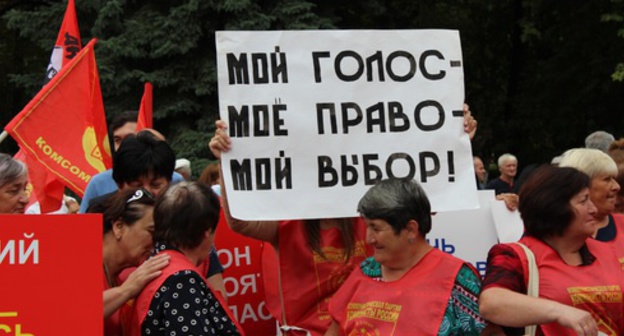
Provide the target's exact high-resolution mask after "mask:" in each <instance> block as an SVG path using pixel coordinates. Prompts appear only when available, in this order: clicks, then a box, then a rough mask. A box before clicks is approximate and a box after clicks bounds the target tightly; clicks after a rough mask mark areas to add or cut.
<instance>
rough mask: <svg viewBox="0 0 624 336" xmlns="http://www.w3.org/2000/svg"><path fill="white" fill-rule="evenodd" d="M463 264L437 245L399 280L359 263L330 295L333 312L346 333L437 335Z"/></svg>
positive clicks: (397, 335) (330, 307)
mask: <svg viewBox="0 0 624 336" xmlns="http://www.w3.org/2000/svg"><path fill="white" fill-rule="evenodd" d="M463 264H464V262H463V261H462V260H460V259H458V258H455V257H453V256H451V255H450V254H447V253H444V252H442V251H440V250H438V249H435V248H434V249H431V251H429V252H428V253H427V254H426V255H425V256H424V257H423V259H421V260H420V261H419V262H418V264H416V265H415V266H414V267H412V269H411V270H409V271H408V272H407V273H405V275H403V277H402V278H401V279H399V280H397V281H392V282H382V281H377V280H374V279H372V278H370V277H369V276H367V275H366V274H364V273H362V271H361V269H358V270H356V271H355V272H353V274H351V276H350V277H349V279H347V281H346V282H345V283H344V286H342V288H340V290H339V291H338V292H337V293H336V295H334V297H333V298H332V300H331V302H330V304H329V311H330V313H331V317H332V318H333V319H334V320H335V321H336V323H338V325H339V326H340V328H341V330H342V334H344V335H385V336H392V335H396V336H401V335H425V336H426V335H437V334H438V331H439V330H440V324H441V323H442V319H443V317H444V312H445V311H446V308H447V305H448V301H449V297H450V295H451V291H452V290H453V286H454V284H455V278H456V277H457V273H458V272H459V270H460V268H461V266H462V265H463Z"/></svg>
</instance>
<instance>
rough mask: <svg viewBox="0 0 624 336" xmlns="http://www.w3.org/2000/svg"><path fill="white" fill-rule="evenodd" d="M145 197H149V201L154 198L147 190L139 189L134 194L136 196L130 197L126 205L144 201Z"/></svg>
mask: <svg viewBox="0 0 624 336" xmlns="http://www.w3.org/2000/svg"><path fill="white" fill-rule="evenodd" d="M144 197H147V198H148V199H151V200H153V199H154V196H153V195H152V194H151V193H150V192H149V191H147V190H145V189H139V190H137V191H135V192H134V194H133V195H132V196H130V198H128V200H127V201H126V205H128V204H130V203H132V202H136V201H139V200H141V199H143V198H144Z"/></svg>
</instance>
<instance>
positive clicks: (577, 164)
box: [559, 148, 624, 265]
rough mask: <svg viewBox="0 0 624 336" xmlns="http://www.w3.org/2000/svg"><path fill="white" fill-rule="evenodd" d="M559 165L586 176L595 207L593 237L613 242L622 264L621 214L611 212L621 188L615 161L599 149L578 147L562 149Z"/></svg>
mask: <svg viewBox="0 0 624 336" xmlns="http://www.w3.org/2000/svg"><path fill="white" fill-rule="evenodd" d="M559 166H560V167H572V168H576V169H578V170H580V171H582V172H583V173H585V174H587V175H588V176H589V178H590V180H591V183H590V186H589V198H590V199H591V201H592V203H594V205H595V206H596V212H595V214H594V219H595V220H596V222H597V226H596V229H597V231H596V232H595V233H594V238H596V240H599V241H602V242H606V243H608V244H610V245H613V246H614V247H615V249H616V252H617V255H618V257H619V258H620V260H621V262H622V264H623V265H624V215H622V214H616V213H614V211H615V205H616V200H617V195H618V192H619V191H620V185H619V184H618V182H617V181H616V178H617V175H618V168H617V165H616V164H615V161H613V159H612V158H611V157H609V155H607V154H605V153H603V152H602V151H600V150H597V149H589V148H577V149H571V150H569V151H567V152H565V153H564V154H563V158H562V159H561V162H560V163H559Z"/></svg>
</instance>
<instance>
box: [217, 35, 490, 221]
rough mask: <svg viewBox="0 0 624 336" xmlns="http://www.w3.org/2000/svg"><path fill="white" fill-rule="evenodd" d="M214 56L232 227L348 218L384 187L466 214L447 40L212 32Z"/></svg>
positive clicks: (456, 64)
mask: <svg viewBox="0 0 624 336" xmlns="http://www.w3.org/2000/svg"><path fill="white" fill-rule="evenodd" d="M217 49H218V67H219V97H220V114H221V118H222V119H223V120H224V121H225V122H226V123H227V124H228V132H229V135H230V137H231V138H232V150H231V151H230V152H228V153H225V154H224V155H223V156H222V165H223V169H224V179H225V180H224V181H225V184H226V188H227V192H228V198H229V199H230V207H231V210H232V213H233V214H234V215H235V216H236V217H239V218H242V219H293V218H320V217H350V216H355V215H356V205H357V202H358V200H359V199H360V198H361V196H362V195H363V194H364V193H365V192H366V190H368V188H369V187H370V186H371V185H373V184H375V183H376V182H377V181H379V180H381V179H383V178H392V177H397V178H413V179H416V180H418V181H419V182H420V183H422V185H423V186H424V188H425V190H426V191H427V193H428V195H429V198H430V199H431V201H432V204H433V208H434V210H435V211H442V210H457V209H468V208H475V207H477V204H478V201H477V197H476V191H475V187H474V172H473V168H472V158H471V151H470V143H469V140H468V136H467V135H466V134H465V133H464V131H463V113H462V107H463V101H464V87H463V70H462V55H461V46H460V41H459V33H458V32H457V31H447V30H420V31H414V30H413V31H297V32H295V31H272V32H219V33H217ZM304 199H305V202H302V200H304Z"/></svg>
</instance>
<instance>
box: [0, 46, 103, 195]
mask: <svg viewBox="0 0 624 336" xmlns="http://www.w3.org/2000/svg"><path fill="white" fill-rule="evenodd" d="M94 45H95V39H94V40H92V41H91V42H89V44H87V45H86V46H85V47H84V48H83V49H82V50H81V51H80V52H79V53H78V55H77V56H76V57H75V58H74V59H72V60H71V62H70V63H69V64H68V65H67V66H64V67H63V68H62V69H61V71H60V72H59V73H58V75H57V76H55V77H54V78H53V79H52V80H51V81H50V82H49V83H48V84H46V85H45V86H44V87H43V88H42V89H41V91H39V93H38V94H37V95H36V96H35V98H33V99H32V100H31V101H30V102H29V103H28V105H26V107H25V108H24V109H23V110H22V111H21V112H20V113H19V114H18V115H17V116H16V117H15V118H13V120H11V122H10V123H9V124H8V125H7V126H6V127H5V130H6V131H7V132H8V133H9V134H10V135H11V136H12V137H13V138H14V139H15V140H16V141H17V143H18V144H19V145H20V147H21V148H22V149H23V150H24V151H26V152H27V154H28V155H29V156H32V157H33V158H34V159H36V160H37V162H39V163H40V164H42V165H43V166H44V167H45V168H46V169H47V170H48V171H50V172H52V173H53V174H54V175H56V176H57V177H58V178H59V180H61V181H62V182H63V183H64V184H65V185H66V186H68V187H69V188H71V189H72V190H73V191H74V192H76V193H77V194H78V195H79V196H80V197H82V196H83V195H84V190H85V188H86V186H87V183H89V181H90V180H91V176H93V175H95V174H97V173H99V172H102V171H104V170H106V169H108V168H110V167H111V165H112V162H111V157H110V148H109V146H108V135H107V131H106V119H105V117H104V104H103V102H102V92H101V90H100V78H99V76H98V72H97V65H96V62H95V54H94V51H93V47H94Z"/></svg>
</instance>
